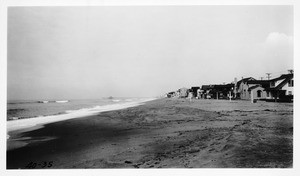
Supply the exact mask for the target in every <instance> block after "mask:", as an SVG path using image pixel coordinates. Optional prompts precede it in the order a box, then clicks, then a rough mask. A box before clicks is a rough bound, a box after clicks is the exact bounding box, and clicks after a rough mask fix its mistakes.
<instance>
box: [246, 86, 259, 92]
mask: <svg viewBox="0 0 300 176" xmlns="http://www.w3.org/2000/svg"><path fill="white" fill-rule="evenodd" d="M257 87H260V85H255V86H251V87H249V88H248V91H249V90H252V89H255V88H257Z"/></svg>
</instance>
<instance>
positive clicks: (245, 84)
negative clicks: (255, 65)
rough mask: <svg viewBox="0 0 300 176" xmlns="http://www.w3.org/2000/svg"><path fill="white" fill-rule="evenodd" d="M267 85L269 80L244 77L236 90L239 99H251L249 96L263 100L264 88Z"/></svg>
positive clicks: (268, 85) (264, 97) (265, 94)
mask: <svg viewBox="0 0 300 176" xmlns="http://www.w3.org/2000/svg"><path fill="white" fill-rule="evenodd" d="M250 78H251V77H250ZM269 87H270V81H269V80H255V79H254V78H251V79H244V80H242V81H241V82H240V83H239V87H238V90H237V92H238V96H239V99H242V100H251V98H253V99H255V100H265V99H266V98H267V92H266V89H267V88H269Z"/></svg>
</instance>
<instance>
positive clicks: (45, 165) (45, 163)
mask: <svg viewBox="0 0 300 176" xmlns="http://www.w3.org/2000/svg"><path fill="white" fill-rule="evenodd" d="M36 166H41V167H42V168H45V167H52V166H53V161H49V162H47V161H44V162H43V163H42V164H40V163H39V164H37V163H34V162H32V161H31V162H30V163H28V164H27V166H25V168H28V169H34V168H36Z"/></svg>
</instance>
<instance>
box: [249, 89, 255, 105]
mask: <svg viewBox="0 0 300 176" xmlns="http://www.w3.org/2000/svg"><path fill="white" fill-rule="evenodd" d="M250 93H251V103H254V97H253V92H252V91H251V92H250Z"/></svg>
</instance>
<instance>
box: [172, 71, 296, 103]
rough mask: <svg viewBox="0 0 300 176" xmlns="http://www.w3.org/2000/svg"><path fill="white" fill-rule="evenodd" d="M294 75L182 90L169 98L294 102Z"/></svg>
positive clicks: (249, 79) (246, 79)
mask: <svg viewBox="0 0 300 176" xmlns="http://www.w3.org/2000/svg"><path fill="white" fill-rule="evenodd" d="M293 87H294V74H293V73H289V74H283V75H281V76H279V77H277V78H274V79H270V80H256V79H254V78H253V77H248V78H242V79H241V80H239V81H237V79H235V80H234V82H233V83H230V84H214V85H202V86H201V87H200V86H199V87H191V88H190V89H188V88H181V89H178V90H177V91H173V92H169V93H168V94H167V95H166V96H167V97H178V98H187V97H189V98H197V99H241V100H252V101H257V100H264V101H274V102H293V97H294V90H293Z"/></svg>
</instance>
